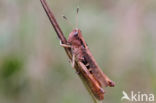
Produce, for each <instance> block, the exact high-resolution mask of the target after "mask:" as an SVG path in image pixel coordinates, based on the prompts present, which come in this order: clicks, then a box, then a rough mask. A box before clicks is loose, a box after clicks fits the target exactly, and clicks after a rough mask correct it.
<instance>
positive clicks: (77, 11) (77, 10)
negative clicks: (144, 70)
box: [76, 7, 79, 28]
mask: <svg viewBox="0 0 156 103" xmlns="http://www.w3.org/2000/svg"><path fill="white" fill-rule="evenodd" d="M78 13H79V7H77V9H76V28H77V27H78V22H79V21H78Z"/></svg>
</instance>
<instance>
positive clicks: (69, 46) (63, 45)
mask: <svg viewBox="0 0 156 103" xmlns="http://www.w3.org/2000/svg"><path fill="white" fill-rule="evenodd" d="M60 45H61V46H62V47H65V48H71V45H69V44H63V43H62V42H61V41H60Z"/></svg>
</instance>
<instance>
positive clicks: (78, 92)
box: [0, 0, 156, 103]
mask: <svg viewBox="0 0 156 103" xmlns="http://www.w3.org/2000/svg"><path fill="white" fill-rule="evenodd" d="M47 2H48V4H49V6H50V7H51V9H52V10H53V12H54V14H55V16H56V18H57V21H58V22H59V24H60V26H61V28H62V30H63V32H64V33H65V36H66V37H68V34H69V33H70V32H71V31H72V29H73V28H75V27H74V26H71V25H69V24H68V23H67V22H66V21H64V20H63V19H62V17H61V16H62V15H66V16H67V17H68V19H69V21H70V22H71V23H72V24H73V25H75V21H76V8H77V7H78V6H79V8H80V12H79V14H78V21H79V22H78V28H80V29H81V30H82V33H83V36H84V38H85V40H86V41H87V43H88V45H89V48H90V50H91V52H92V53H93V55H94V57H95V59H96V60H97V62H98V64H99V65H100V66H101V68H102V69H103V71H104V72H105V73H106V74H107V75H108V76H109V77H110V78H111V79H112V80H113V81H115V83H116V86H115V87H114V88H106V94H105V100H104V101H105V103H121V100H120V99H121V97H122V91H123V90H124V91H126V92H127V93H130V91H132V90H133V91H136V92H137V91H141V92H142V93H154V94H156V0H47ZM125 102H126V101H125ZM125 102H124V103H125ZM0 103H92V100H91V97H90V96H89V95H88V92H87V91H86V89H85V87H84V86H83V84H82V82H81V80H80V79H79V77H78V76H77V74H76V73H75V70H74V69H72V67H71V65H70V63H69V62H68V58H67V56H66V54H65V52H64V50H63V48H62V47H60V46H59V40H58V38H57V36H56V33H55V32H54V29H53V28H52V26H51V24H50V22H49V20H48V17H47V15H46V14H45V12H44V10H43V8H42V6H41V3H40V0H0Z"/></svg>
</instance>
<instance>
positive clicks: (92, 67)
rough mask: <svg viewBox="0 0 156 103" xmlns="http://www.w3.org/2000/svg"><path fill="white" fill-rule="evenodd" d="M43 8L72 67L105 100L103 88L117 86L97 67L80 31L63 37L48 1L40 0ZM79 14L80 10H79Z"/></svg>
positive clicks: (94, 93)
mask: <svg viewBox="0 0 156 103" xmlns="http://www.w3.org/2000/svg"><path fill="white" fill-rule="evenodd" d="M40 1H41V3H42V6H43V8H44V10H45V12H46V14H47V16H48V17H49V20H50V22H51V24H52V25H53V27H54V30H55V31H56V33H57V35H58V38H59V39H60V40H61V43H60V44H61V46H63V47H64V48H65V51H66V53H67V55H68V57H69V58H71V55H72V67H75V68H76V71H77V72H78V73H79V74H81V75H82V76H83V78H84V79H85V81H86V82H87V85H88V87H89V88H90V89H89V90H91V92H92V93H93V95H94V96H95V97H96V98H97V99H98V100H103V99H104V90H103V87H107V86H110V87H113V86H114V85H115V84H114V83H113V82H112V81H111V80H110V79H109V78H108V77H107V76H106V75H105V74H104V73H103V72H102V70H101V69H100V67H99V66H98V65H97V63H96V61H95V59H94V57H93V56H92V54H91V52H90V50H89V48H88V46H87V44H86V42H85V41H84V38H83V36H82V34H81V31H80V29H77V28H76V29H74V30H73V31H72V32H71V33H70V34H69V37H68V40H67V41H66V38H65V37H64V35H63V32H62V30H61V29H60V27H59V25H58V23H57V21H56V19H55V17H54V15H53V13H52V11H51V10H50V9H49V7H48V5H47V3H46V0H40ZM77 12H78V9H77ZM77 66H79V67H77Z"/></svg>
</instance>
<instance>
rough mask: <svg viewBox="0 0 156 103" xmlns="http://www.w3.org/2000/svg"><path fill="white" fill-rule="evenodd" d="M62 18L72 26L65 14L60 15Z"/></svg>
mask: <svg viewBox="0 0 156 103" xmlns="http://www.w3.org/2000/svg"><path fill="white" fill-rule="evenodd" d="M62 17H63V19H64V20H66V21H67V23H68V24H69V25H70V26H72V27H73V24H72V23H71V22H70V21H69V20H68V18H67V17H66V16H65V15H62Z"/></svg>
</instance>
